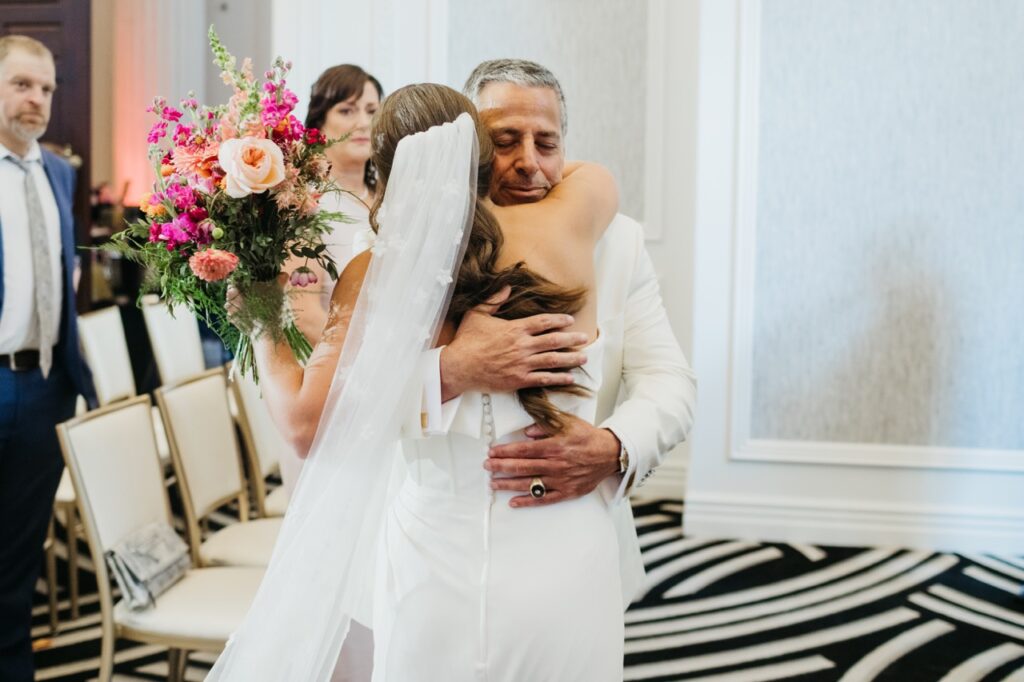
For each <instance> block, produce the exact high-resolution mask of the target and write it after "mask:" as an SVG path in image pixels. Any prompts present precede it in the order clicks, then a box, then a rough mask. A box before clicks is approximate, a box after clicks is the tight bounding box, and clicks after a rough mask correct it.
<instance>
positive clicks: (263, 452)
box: [231, 372, 290, 516]
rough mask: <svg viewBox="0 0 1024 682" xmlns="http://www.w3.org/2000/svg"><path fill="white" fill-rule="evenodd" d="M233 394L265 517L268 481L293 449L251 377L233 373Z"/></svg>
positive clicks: (259, 509)
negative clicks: (268, 477) (279, 429)
mask: <svg viewBox="0 0 1024 682" xmlns="http://www.w3.org/2000/svg"><path fill="white" fill-rule="evenodd" d="M231 391H232V393H233V394H234V396H235V404H236V405H237V406H238V426H239V428H240V429H241V431H242V440H243V441H244V443H245V452H246V456H247V457H248V460H247V461H248V463H249V471H250V473H251V474H252V488H253V494H254V495H255V502H256V509H257V510H258V511H259V514H260V516H263V515H265V514H266V509H265V508H264V501H265V500H266V496H267V486H266V481H265V479H266V477H267V476H269V475H270V474H272V473H273V472H274V471H276V470H277V469H278V468H279V467H280V462H281V459H282V458H284V457H287V456H289V455H290V448H289V446H288V444H287V443H286V442H285V440H284V438H283V437H282V436H281V433H280V431H278V430H277V426H276V425H275V424H274V422H273V421H272V420H271V418H270V412H269V411H268V410H267V404H266V403H265V402H263V396H262V395H261V393H260V387H259V386H257V385H256V383H255V382H254V381H253V380H252V378H251V377H243V376H242V375H241V373H240V372H234V373H233V374H232V376H231Z"/></svg>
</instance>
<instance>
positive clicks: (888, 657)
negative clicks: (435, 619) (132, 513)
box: [34, 501, 1024, 682]
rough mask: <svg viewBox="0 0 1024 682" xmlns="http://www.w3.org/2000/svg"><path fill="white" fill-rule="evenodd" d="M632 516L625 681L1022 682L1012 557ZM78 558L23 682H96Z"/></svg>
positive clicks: (131, 650)
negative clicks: (76, 578)
mask: <svg viewBox="0 0 1024 682" xmlns="http://www.w3.org/2000/svg"><path fill="white" fill-rule="evenodd" d="M635 510H636V516H637V527H638V530H639V532H640V542H641V545H642V547H643V553H644V562H645V564H646V565H647V569H648V579H647V586H646V590H647V591H646V594H645V595H644V596H643V598H642V599H641V600H640V601H638V602H637V603H636V604H634V605H633V607H632V608H631V609H630V610H629V611H628V612H627V613H626V672H625V679H626V680H637V681H639V680H644V681H649V682H667V681H668V680H690V681H695V680H701V681H702V682H704V681H707V682H710V681H712V680H714V681H715V682H759V681H762V680H765V681H766V680H800V681H802V682H812V681H813V682H818V681H825V680H828V681H834V680H841V681H843V682H867V681H868V680H891V681H893V682H915V681H918V680H920V681H927V682H932V681H942V682H995V681H996V680H1002V681H1005V682H1024V599H1021V598H1020V597H1018V596H1017V595H1018V592H1019V591H1020V589H1021V587H1022V583H1024V559H1022V558H1021V557H996V556H988V555H978V556H959V555H954V554H937V553H932V552H921V551H907V550H899V549H888V548H858V549H851V548H835V547H812V546H806V545H793V544H763V543H756V542H746V541H734V540H712V539H705V538H689V537H683V536H682V533H681V530H680V528H681V514H682V505H681V504H680V503H679V502H669V501H662V502H652V503H647V504H640V505H637V506H636V508H635ZM79 551H80V552H81V553H82V554H83V557H82V558H83V564H84V566H85V568H84V569H83V571H82V574H83V575H82V583H83V591H84V593H85V596H84V597H83V599H82V602H83V605H82V608H81V614H80V617H79V618H78V619H77V620H70V619H69V615H68V610H67V609H68V605H67V601H66V596H65V595H64V594H63V593H61V597H62V601H61V605H62V608H63V610H62V611H61V617H62V620H61V623H60V629H59V631H58V633H57V635H56V636H51V635H50V634H49V629H48V626H47V615H46V604H45V598H44V596H43V595H42V594H41V595H40V600H39V606H38V607H37V609H36V619H37V624H36V628H35V629H34V636H36V637H38V638H39V640H38V641H37V649H38V651H37V665H38V671H37V676H36V679H37V680H59V681H61V682H72V681H74V682H78V681H79V680H88V679H93V678H94V677H95V675H96V667H97V664H98V655H99V637H100V631H99V607H98V605H97V603H96V596H95V593H94V589H91V587H94V585H95V582H94V581H93V580H92V578H91V575H87V574H88V573H90V571H89V567H90V564H89V562H88V556H87V551H86V548H85V546H84V544H83V545H82V546H81V547H80V548H79ZM65 573H66V566H62V573H61V575H62V577H63V576H64V574H65ZM61 582H62V584H66V583H65V582H64V581H61ZM117 661H118V666H117V674H116V675H115V679H117V680H125V681H127V680H160V679H165V675H166V670H167V666H166V654H165V652H164V651H163V650H161V649H160V648H158V647H149V646H141V645H134V644H132V643H129V642H121V643H120V644H119V647H118V654H117ZM209 663H210V659H209V657H205V658H200V659H199V660H195V661H192V662H190V666H189V671H188V678H187V679H189V680H202V679H203V677H204V675H205V673H206V671H207V670H208V669H209ZM411 682H416V681H411ZM425 682H433V681H425ZM523 682H529V681H526V680H524V681H523ZM567 682H569V681H567ZM580 682H585V681H580Z"/></svg>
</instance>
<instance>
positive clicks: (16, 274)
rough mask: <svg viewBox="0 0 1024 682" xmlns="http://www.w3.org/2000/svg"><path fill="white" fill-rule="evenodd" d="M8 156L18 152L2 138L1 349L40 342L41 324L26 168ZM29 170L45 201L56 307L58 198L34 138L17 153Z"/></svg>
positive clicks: (60, 293) (58, 294) (57, 329)
mask: <svg viewBox="0 0 1024 682" xmlns="http://www.w3.org/2000/svg"><path fill="white" fill-rule="evenodd" d="M7 157H13V158H15V159H17V158H18V157H17V155H16V154H14V153H13V152H12V151H10V150H9V149H7V147H5V146H4V145H2V144H0V238H2V239H3V252H4V256H3V258H4V272H3V277H4V304H3V310H2V311H0V353H2V354H6V353H14V352H16V351H19V350H25V349H28V348H33V349H37V348H39V330H38V328H37V325H38V322H37V321H36V315H35V312H36V311H35V281H36V277H37V276H38V275H37V273H35V272H33V267H32V241H31V237H30V236H29V232H28V207H27V205H26V201H25V173H24V172H23V171H22V170H21V168H19V167H18V166H16V165H15V164H13V163H11V162H10V161H7V160H6V159H7ZM21 160H22V161H26V162H28V163H29V167H30V172H31V173H32V177H33V179H34V180H35V183H36V188H37V190H38V192H39V200H40V201H41V202H42V204H43V219H44V220H45V221H46V235H47V239H48V242H49V244H50V271H49V272H47V273H44V275H43V276H45V277H49V278H50V281H51V282H53V286H52V291H53V302H54V305H56V306H57V309H58V310H60V309H61V306H62V305H63V296H64V288H63V286H62V284H63V278H62V273H61V241H60V214H59V212H58V211H57V200H56V199H55V198H54V196H53V189H52V188H51V187H50V181H49V179H47V177H46V171H45V170H44V169H43V157H42V154H41V152H40V150H39V144H38V143H37V142H33V143H32V146H31V147H30V148H29V150H28V153H27V154H25V156H24V157H23V158H22V159H21ZM60 320H61V315H60V314H59V313H58V314H57V315H54V329H53V338H54V339H57V338H58V336H59V334H60Z"/></svg>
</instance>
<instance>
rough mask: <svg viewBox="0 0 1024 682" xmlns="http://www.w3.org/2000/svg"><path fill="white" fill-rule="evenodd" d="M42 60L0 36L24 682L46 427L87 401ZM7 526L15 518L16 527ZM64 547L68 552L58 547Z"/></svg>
mask: <svg viewBox="0 0 1024 682" xmlns="http://www.w3.org/2000/svg"><path fill="white" fill-rule="evenodd" d="M56 87H57V81H56V71H55V66H54V61H53V55H52V54H51V53H50V51H49V50H48V49H47V48H46V47H45V46H44V45H43V44H42V43H40V42H39V41H37V40H34V39H33V38H29V37H27V36H19V35H9V36H4V37H2V38H0V518H2V519H3V522H2V523H0V680H4V682H29V681H30V680H32V677H33V673H32V668H33V664H32V645H31V644H32V643H31V638H30V633H31V626H32V594H33V591H34V588H35V581H36V577H37V576H38V574H39V566H40V563H41V562H40V559H41V558H42V550H43V540H44V539H45V537H46V528H47V525H48V524H49V521H50V516H51V514H52V512H53V498H54V494H55V493H56V491H57V484H58V483H59V482H60V477H61V471H62V470H63V468H64V461H63V459H62V458H61V454H60V446H59V445H58V442H57V434H56V432H55V431H54V425H55V424H57V423H59V422H61V421H64V420H66V419H69V418H70V417H71V416H72V415H73V414H74V411H75V396H76V394H78V393H81V394H82V395H84V396H86V397H87V398H89V399H90V402H92V403H93V404H95V395H94V392H93V390H92V382H91V379H90V376H89V370H88V368H87V367H86V366H85V363H84V362H83V360H82V357H81V354H80V351H79V347H78V328H77V319H76V316H75V294H74V289H73V287H72V281H71V280H72V276H71V274H72V272H73V269H74V268H73V264H74V255H75V254H74V248H75V236H74V221H73V219H72V216H71V202H72V197H73V196H74V185H75V177H74V171H72V170H71V167H70V166H69V165H68V164H67V163H66V162H65V161H63V160H62V159H60V158H58V157H57V156H55V155H54V154H51V153H50V152H48V151H46V150H45V149H41V148H40V146H39V143H38V142H37V140H38V139H39V138H40V137H42V135H43V133H45V132H46V126H47V124H48V122H49V120H50V105H51V103H52V101H53V92H54V90H55V89H56ZM15 519H17V521H15ZM69 551H75V548H74V547H72V548H69Z"/></svg>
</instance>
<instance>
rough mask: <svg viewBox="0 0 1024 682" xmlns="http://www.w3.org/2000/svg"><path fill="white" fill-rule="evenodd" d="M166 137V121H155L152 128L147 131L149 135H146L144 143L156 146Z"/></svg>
mask: <svg viewBox="0 0 1024 682" xmlns="http://www.w3.org/2000/svg"><path fill="white" fill-rule="evenodd" d="M166 135H167V121H157V122H156V123H154V124H153V127H152V128H150V129H149V134H148V135H146V142H148V143H150V144H156V143H157V142H159V141H160V140H162V139H163V138H164V136H166Z"/></svg>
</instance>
